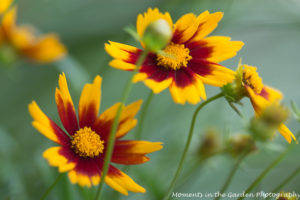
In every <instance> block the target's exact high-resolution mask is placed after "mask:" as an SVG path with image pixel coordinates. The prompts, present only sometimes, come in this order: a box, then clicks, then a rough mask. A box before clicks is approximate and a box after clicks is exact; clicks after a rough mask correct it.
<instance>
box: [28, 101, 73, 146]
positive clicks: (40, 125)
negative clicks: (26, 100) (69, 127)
mask: <svg viewBox="0 0 300 200" xmlns="http://www.w3.org/2000/svg"><path fill="white" fill-rule="evenodd" d="M28 109H29V113H30V115H31V117H32V118H33V119H34V121H33V122H32V125H33V126H34V127H35V128H36V129H37V130H38V131H39V132H40V133H42V134H43V135H44V136H45V137H47V138H48V139H50V140H52V141H54V142H56V143H57V144H61V145H64V144H67V143H69V137H68V136H67V135H66V134H65V133H64V131H63V130H61V129H60V128H59V127H58V126H57V125H56V124H55V123H54V122H53V121H52V120H51V119H50V118H49V117H47V116H46V115H45V114H44V113H43V111H42V110H41V109H40V108H39V106H38V105H37V104H36V102H35V101H33V102H32V103H31V104H29V106H28Z"/></svg>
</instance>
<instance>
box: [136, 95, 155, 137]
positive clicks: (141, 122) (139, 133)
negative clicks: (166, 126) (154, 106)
mask: <svg viewBox="0 0 300 200" xmlns="http://www.w3.org/2000/svg"><path fill="white" fill-rule="evenodd" d="M152 97H153V92H152V91H151V92H150V94H149V95H148V97H147V100H146V102H145V104H144V105H143V108H142V110H141V118H140V120H139V123H138V127H137V133H136V139H137V140H140V139H141V137H142V131H143V125H144V121H145V116H146V113H147V111H148V108H149V105H150V103H151V100H152Z"/></svg>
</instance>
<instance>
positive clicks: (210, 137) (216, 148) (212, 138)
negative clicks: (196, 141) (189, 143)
mask: <svg viewBox="0 0 300 200" xmlns="http://www.w3.org/2000/svg"><path fill="white" fill-rule="evenodd" d="M221 150H222V142H221V136H220V135H219V134H218V132H217V131H216V130H214V129H211V130H208V131H207V132H206V133H205V134H204V136H203V140H202V142H201V145H200V148H199V154H200V155H201V156H202V157H203V158H209V157H212V156H214V155H216V154H218V153H220V152H221Z"/></svg>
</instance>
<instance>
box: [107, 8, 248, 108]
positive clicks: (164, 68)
mask: <svg viewBox="0 0 300 200" xmlns="http://www.w3.org/2000/svg"><path fill="white" fill-rule="evenodd" d="M222 16H223V13H221V12H216V13H209V12H208V11H205V12H203V13H202V14H200V15H199V16H195V15H194V14H192V13H189V14H186V15H184V16H182V17H181V18H180V19H179V20H178V21H177V22H176V23H175V24H173V22H172V19H171V17H170V14H169V13H168V12H166V13H164V14H163V13H161V12H159V10H158V9H157V8H155V9H151V8H149V9H148V11H147V12H146V13H144V14H140V15H138V17H137V23H136V27H137V33H138V35H139V36H140V38H143V35H144V32H145V30H146V29H147V27H148V26H149V25H150V24H151V23H153V22H155V21H157V20H160V19H163V20H165V21H166V22H167V23H168V24H169V26H170V29H171V30H172V38H171V41H170V42H169V43H168V44H167V45H166V46H165V48H164V49H163V51H164V54H160V53H149V54H148V55H147V58H146V60H145V61H144V63H143V64H142V66H141V68H140V69H138V74H136V75H135V77H134V80H133V81H134V82H138V81H143V82H144V83H145V84H146V85H147V86H148V87H149V88H151V89H152V91H153V92H154V93H159V92H161V91H162V90H164V89H166V88H169V90H170V92H171V95H172V97H173V100H174V101H175V102H176V103H180V104H184V103H185V102H189V103H191V104H196V103H198V102H199V101H200V100H201V98H202V99H206V93H205V88H204V84H208V85H213V86H217V87H221V86H223V85H225V84H227V83H230V82H231V81H232V80H233V79H234V77H235V72H234V71H232V70H230V69H228V68H226V67H224V66H222V65H220V64H218V63H219V62H221V61H224V60H226V59H229V58H231V57H233V56H235V55H236V53H237V51H239V50H240V49H241V48H242V46H243V42H240V41H230V40H231V38H230V37H224V36H211V37H207V36H208V35H209V34H210V33H211V32H212V31H213V30H214V29H215V28H216V27H217V25H218V22H219V21H220V20H221V18H222ZM141 45H142V46H143V47H144V48H145V45H144V44H143V42H141ZM105 49H106V51H107V52H108V54H109V55H111V56H112V57H113V58H114V60H112V61H111V62H110V65H111V66H112V67H115V68H118V69H122V70H128V71H131V70H134V69H135V68H136V65H135V63H136V61H137V59H138V57H139V55H140V54H141V52H142V51H144V50H142V49H138V48H136V47H133V46H129V45H125V44H120V43H116V42H111V41H110V42H109V44H106V45H105Z"/></svg>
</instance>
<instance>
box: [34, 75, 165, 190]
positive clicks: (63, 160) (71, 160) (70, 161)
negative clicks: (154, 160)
mask: <svg viewBox="0 0 300 200" xmlns="http://www.w3.org/2000/svg"><path fill="white" fill-rule="evenodd" d="M101 82H102V79H101V77H100V76H97V77H96V78H95V79H94V82H93V83H92V84H86V85H85V86H84V88H83V90H82V93H81V97H80V100H79V106H78V121H77V117H76V113H75V108H74V105H73V101H72V98H71V96H70V93H69V90H68V86H67V81H66V78H65V75H64V74H62V75H60V77H59V81H58V84H59V88H57V89H56V93H55V100H56V104H57V109H58V113H59V116H60V119H61V122H62V124H63V126H64V128H65V130H66V132H65V131H63V130H62V129H61V128H60V127H59V126H58V125H57V124H56V123H55V122H53V121H52V120H51V119H50V118H49V117H47V116H46V115H45V114H44V113H43V112H42V110H41V109H40V108H39V107H38V105H37V104H36V102H34V101H33V102H32V103H31V104H30V105H29V112H30V114H31V116H32V118H33V119H34V121H33V123H32V124H33V126H34V127H35V128H36V129H37V130H38V131H39V132H41V133H42V134H43V135H44V136H46V137H47V138H48V139H50V140H52V141H54V142H56V143H57V144H58V145H59V146H56V147H51V148H49V149H47V150H46V151H45V152H44V153H43V156H44V158H45V159H47V160H48V162H49V164H50V165H51V166H54V167H58V170H59V172H68V176H69V179H70V181H71V182H72V183H73V184H75V183H78V184H79V185H81V186H88V187H90V186H91V185H97V184H99V182H100V179H101V173H102V167H103V164H104V157H105V154H106V146H107V143H108V141H107V140H108V138H109V133H110V129H111V127H112V123H113V121H114V118H115V116H116V113H117V110H118V108H119V106H120V103H117V104H115V105H114V106H112V107H111V108H109V109H107V110H106V111H104V112H103V113H102V114H101V115H100V116H98V112H99V108H100V98H101ZM141 103H142V101H137V102H135V103H132V104H130V105H128V106H126V107H124V109H123V112H122V113H121V118H120V121H119V125H118V130H117V134H116V138H115V140H116V141H115V145H114V150H113V155H112V160H111V162H112V163H116V164H124V165H134V164H141V163H144V162H147V161H148V160H149V158H148V157H147V156H146V154H148V153H151V152H154V151H158V150H160V149H161V148H162V145H161V143H160V142H148V141H134V140H121V138H122V137H123V136H125V135H126V134H127V133H128V132H129V131H130V130H131V129H132V128H133V127H135V125H136V123H137V120H136V119H134V117H135V115H136V113H137V112H138V110H139V108H140V105H141ZM105 182H106V183H107V184H108V185H109V186H111V187H112V188H113V189H115V190H117V191H119V192H120V193H122V194H124V195H128V191H132V192H145V189H144V188H143V187H141V186H139V185H138V184H136V183H135V182H134V181H133V180H132V179H131V178H130V177H129V176H127V175H126V174H125V173H123V172H122V171H120V170H119V169H117V168H116V167H114V166H113V165H112V164H110V166H109V170H108V174H107V176H106V177H105Z"/></svg>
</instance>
